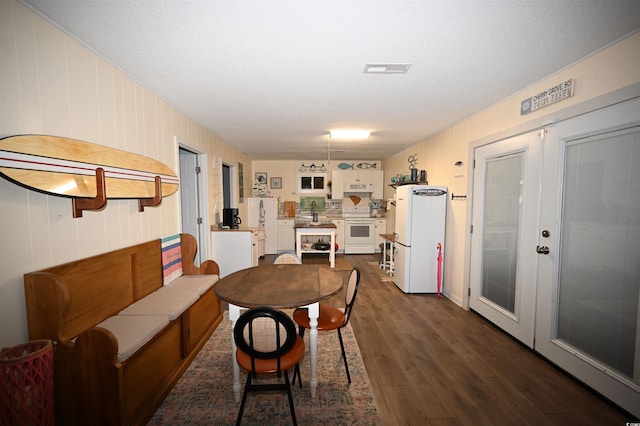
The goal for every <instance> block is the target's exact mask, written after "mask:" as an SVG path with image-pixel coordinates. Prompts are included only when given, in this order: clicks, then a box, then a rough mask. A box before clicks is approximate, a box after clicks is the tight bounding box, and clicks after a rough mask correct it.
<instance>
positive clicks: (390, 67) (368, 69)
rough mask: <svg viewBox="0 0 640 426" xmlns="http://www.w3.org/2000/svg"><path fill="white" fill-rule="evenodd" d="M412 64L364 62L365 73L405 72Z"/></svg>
mask: <svg viewBox="0 0 640 426" xmlns="http://www.w3.org/2000/svg"><path fill="white" fill-rule="evenodd" d="M411 65H413V64H366V65H365V66H364V73H365V74H406V73H407V72H409V68H411Z"/></svg>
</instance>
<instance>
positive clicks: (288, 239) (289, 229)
mask: <svg viewBox="0 0 640 426" xmlns="http://www.w3.org/2000/svg"><path fill="white" fill-rule="evenodd" d="M294 224H295V219H278V220H277V223H276V249H277V251H278V253H282V252H285V251H293V250H295V241H296V234H295V231H294V230H293V225H294Z"/></svg>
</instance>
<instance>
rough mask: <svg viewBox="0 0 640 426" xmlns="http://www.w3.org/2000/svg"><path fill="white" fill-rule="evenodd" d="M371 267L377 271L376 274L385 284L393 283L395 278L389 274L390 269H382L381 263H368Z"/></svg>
mask: <svg viewBox="0 0 640 426" xmlns="http://www.w3.org/2000/svg"><path fill="white" fill-rule="evenodd" d="M367 263H368V264H369V266H371V267H372V268H373V269H375V270H376V274H378V277H379V278H380V281H381V282H383V283H389V282H392V281H393V276H390V275H388V274H387V272H388V269H381V268H380V262H367Z"/></svg>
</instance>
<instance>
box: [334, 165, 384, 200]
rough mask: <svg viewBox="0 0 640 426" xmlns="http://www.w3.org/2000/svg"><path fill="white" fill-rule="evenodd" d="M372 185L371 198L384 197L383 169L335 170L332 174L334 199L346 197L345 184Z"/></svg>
mask: <svg viewBox="0 0 640 426" xmlns="http://www.w3.org/2000/svg"><path fill="white" fill-rule="evenodd" d="M352 184H354V185H359V186H362V185H371V187H372V188H373V191H372V192H371V198H373V199H375V200H382V199H383V197H384V172H383V171H382V170H370V169H369V170H366V169H365V170H359V169H356V170H335V171H333V173H332V174H331V192H332V195H333V198H334V199H340V198H344V187H345V185H352Z"/></svg>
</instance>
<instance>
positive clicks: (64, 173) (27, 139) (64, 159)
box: [0, 135, 179, 217]
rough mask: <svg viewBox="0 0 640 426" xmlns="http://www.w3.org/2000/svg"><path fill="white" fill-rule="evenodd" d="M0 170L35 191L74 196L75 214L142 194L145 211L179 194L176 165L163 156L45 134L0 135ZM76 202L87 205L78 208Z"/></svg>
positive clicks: (79, 214) (78, 214)
mask: <svg viewBox="0 0 640 426" xmlns="http://www.w3.org/2000/svg"><path fill="white" fill-rule="evenodd" d="M99 169H100V170H101V172H100V171H98V170H99ZM0 174H2V175H3V176H4V177H5V178H7V179H9V180H11V181H13V182H15V183H17V184H18V185H21V186H24V187H27V188H29V189H33V190H35V191H40V192H44V193H47V194H51V195H58V196H63V197H71V198H72V199H73V205H74V217H81V216H82V210H86V209H100V208H102V207H104V204H105V203H106V200H107V199H109V198H112V199H116V198H120V199H122V198H134V199H139V200H140V202H139V206H140V207H139V210H140V211H143V210H144V207H145V206H154V205H158V204H160V201H161V199H162V197H166V196H169V195H171V194H173V193H175V192H176V191H177V190H178V186H179V180H178V177H177V176H176V174H175V173H174V172H173V170H171V168H169V167H168V166H167V165H165V164H164V163H161V162H160V161H157V160H154V159H152V158H149V157H145V156H144V155H139V154H133V153H130V152H127V151H122V150H119V149H115V148H109V147H105V146H102V145H97V144H93V143H89V142H84V141H80V140H77V139H70V138H63V137H58V136H44V135H18V136H9V137H6V138H3V139H0ZM90 200H97V201H90ZM98 201H101V202H98ZM76 204H77V205H79V206H80V207H82V206H86V208H80V210H79V211H76V208H75V206H76ZM98 205H100V207H96V206H98ZM91 206H93V207H91Z"/></svg>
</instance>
